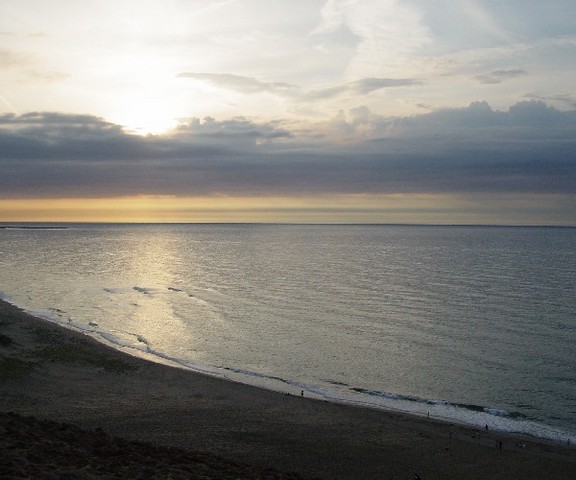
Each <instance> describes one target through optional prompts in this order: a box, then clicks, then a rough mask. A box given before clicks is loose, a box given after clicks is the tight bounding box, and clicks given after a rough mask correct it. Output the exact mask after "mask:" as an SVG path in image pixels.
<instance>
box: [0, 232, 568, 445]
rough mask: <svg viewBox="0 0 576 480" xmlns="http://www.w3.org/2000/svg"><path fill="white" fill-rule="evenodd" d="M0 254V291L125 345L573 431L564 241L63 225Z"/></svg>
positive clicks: (508, 424) (496, 422)
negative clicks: (59, 228) (61, 228)
mask: <svg viewBox="0 0 576 480" xmlns="http://www.w3.org/2000/svg"><path fill="white" fill-rule="evenodd" d="M0 252H1V253H0V255H1V257H0V258H1V260H0V266H1V270H0V290H1V291H2V293H3V295H4V296H5V297H7V298H9V299H10V300H12V301H13V302H14V303H17V304H18V305H20V306H23V307H26V308H28V309H30V310H33V311H35V312H41V313H42V314H43V315H44V316H47V317H50V318H52V319H54V320H57V321H59V322H62V323H64V324H67V325H69V326H72V327H76V328H82V329H84V330H86V331H87V332H89V333H90V334H92V335H94V336H96V337H98V338H101V339H104V340H106V341H107V342H112V343H113V344H115V345H117V346H121V347H123V348H128V349H132V350H138V351H146V352H149V353H151V354H153V355H154V356H156V357H157V358H170V359H173V360H176V361H178V362H180V363H181V364H183V365H187V366H194V367H196V368H201V369H205V370H208V371H211V372H212V373H215V374H220V375H226V376H234V378H237V379H241V380H243V381H244V380H246V381H253V382H256V383H258V382H260V383H262V384H265V385H266V384H268V386H272V387H273V388H280V389H281V388H284V387H285V388H286V389H287V390H288V391H297V392H300V389H302V390H305V391H306V392H308V394H310V395H320V396H324V397H327V398H333V399H345V400H347V401H354V402H361V403H364V402H367V403H371V404H376V405H383V406H386V407H388V408H401V409H404V410H410V411H414V412H419V413H421V414H427V413H428V412H431V414H432V415H435V416H439V417H446V418H451V419H455V420H461V421H468V422H471V423H476V424H478V425H482V426H483V425H484V423H490V424H492V426H494V427H495V428H503V429H508V430H515V429H516V430H523V431H528V432H530V433H536V434H539V435H544V436H551V437H554V438H568V436H569V435H572V436H576V360H575V359H576V355H575V353H576V348H575V345H576V301H575V300H574V299H575V298H576V229H570V228H521V227H433V226H309V225H290V226H288V225H139V226H121V225H112V226H111V225H70V226H68V228H67V229H63V230H51V229H42V230H27V229H5V230H0ZM273 384H274V385H273ZM290 389H291V390H290Z"/></svg>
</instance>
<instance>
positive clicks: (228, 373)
mask: <svg viewBox="0 0 576 480" xmlns="http://www.w3.org/2000/svg"><path fill="white" fill-rule="evenodd" d="M2 301H3V302H5V303H7V304H10V305H12V306H14V307H16V308H18V309H21V310H22V311H23V312H24V313H26V314H28V315H31V316H33V317H36V318H38V319H39V320H41V321H46V322H48V323H51V324H54V325H55V326H57V327H60V328H63V329H66V330H69V331H71V332H75V333H78V334H81V335H83V336H86V337H87V338H90V339H92V340H94V341H96V342H97V343H99V344H101V345H103V346H106V347H108V348H111V349H113V350H116V351H119V352H121V353H123V354H125V355H128V356H132V357H135V358H139V359H143V360H145V361H148V362H153V363H158V364H161V365H166V366H168V367H172V368H178V369H182V370H184V371H188V372H191V373H194V374H200V375H207V376H210V377H213V378H215V379H220V380H224V381H231V382H235V383H240V384H242V385H247V386H250V387H254V388H258V389H263V390H267V391H270V392H274V393H280V394H290V395H300V392H303V394H304V395H305V396H306V397H307V398H311V399H314V400H317V401H325V402H330V403H336V404H342V405H349V406H355V407H358V408H367V409H374V410H378V411H383V412H385V413H392V414H394V413H397V414H405V415H408V416H414V417H418V418H426V419H430V420H434V421H437V422H441V423H445V424H456V425H459V426H461V427H464V428H470V429H483V430H484V429H485V426H486V427H489V429H490V430H491V431H492V432H495V433H497V434H499V435H510V436H518V437H522V438H526V439H530V440H534V441H540V442H548V443H551V444H555V445H560V446H562V445H571V444H574V445H576V434H575V433H572V432H569V431H567V430H562V427H558V426H552V425H547V424H545V423H541V422H537V421H535V420H528V419H521V420H513V419H508V420H507V422H508V423H509V424H510V425H514V423H515V422H519V423H518V424H516V425H515V426H517V427H518V428H519V429H516V430H510V429H506V428H499V427H498V426H495V421H496V422H498V421H501V418H502V417H500V415H499V414H493V413H490V411H499V410H498V409H496V408H493V407H490V406H487V407H486V406H480V405H464V404H458V403H451V402H446V401H441V400H432V399H425V398H416V397H403V396H401V395H396V394H390V393H383V394H381V395H382V398H378V397H379V395H380V394H379V393H378V392H374V393H375V399H371V397H370V395H367V396H366V397H362V398H353V395H350V394H349V393H348V394H346V393H343V394H341V395H338V394H337V393H335V392H332V391H329V390H326V391H322V390H321V388H319V387H316V386H313V385H304V384H300V383H298V382H297V381H291V380H286V379H283V378H279V377H269V376H266V375H264V374H260V373H258V372H250V371H244V370H242V369H235V368H224V367H212V366H207V365H196V364H191V363H190V362H188V361H185V360H181V359H178V358H173V357H170V356H166V355H162V354H161V353H158V352H153V351H147V350H143V349H141V348H138V347H137V346H130V345H128V344H123V343H118V342H114V341H113V340H111V339H110V338H109V337H108V335H106V334H105V332H98V331H95V330H90V329H87V328H82V327H81V326H77V325H74V324H69V325H66V324H64V323H62V322H59V321H58V320H57V319H55V318H47V317H44V316H42V315H43V313H40V312H33V311H32V312H30V311H27V310H26V309H24V308H22V307H19V306H18V305H17V304H15V303H13V302H12V301H11V300H10V299H9V298H4V299H2V298H0V302H2ZM90 325H91V324H90ZM351 390H352V391H355V390H357V389H355V388H351ZM360 390H364V389H360ZM390 399H392V400H391V401H390ZM396 403H400V405H402V404H406V403H409V404H413V403H415V404H416V408H414V406H412V408H409V407H406V406H404V408H403V407H402V406H398V405H396ZM418 407H419V408H418ZM424 407H425V408H424ZM447 407H448V410H450V409H456V411H460V412H459V414H458V415H459V416H460V417H461V416H462V414H464V415H467V416H468V417H469V418H468V419H462V418H457V416H458V415H454V414H453V415H452V416H451V415H450V413H447V412H446V411H445V410H446V408H447ZM505 413H507V412H505ZM506 417H507V415H505V416H504V418H506ZM487 429H488V428H486V430H487ZM536 432H537V433H536Z"/></svg>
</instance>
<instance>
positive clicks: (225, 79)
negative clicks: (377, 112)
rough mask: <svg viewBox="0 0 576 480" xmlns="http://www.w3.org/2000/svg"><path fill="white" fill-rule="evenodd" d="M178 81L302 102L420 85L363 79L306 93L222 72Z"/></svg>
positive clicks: (185, 74) (185, 75)
mask: <svg viewBox="0 0 576 480" xmlns="http://www.w3.org/2000/svg"><path fill="white" fill-rule="evenodd" d="M177 78H192V79H194V80H199V81H203V82H207V83H210V84H212V85H216V86H218V87H221V88H225V89H229V90H234V91H237V92H240V93H244V94H257V93H271V94H274V95H278V96H282V97H287V98H292V99H294V100H300V101H308V100H328V99H331V98H335V97H338V96H340V95H368V94H370V93H372V92H375V91H377V90H381V89H383V88H395V87H410V86H415V85H420V84H421V82H419V81H417V80H414V79H410V78H363V79H360V80H357V81H354V82H349V83H345V84H340V85H335V86H332V87H329V88H323V89H310V90H306V89H304V88H302V87H300V86H297V85H291V84H288V83H282V82H263V81H261V80H258V79H255V78H251V77H243V76H239V75H231V74H221V73H193V72H183V73H179V74H178V75H177Z"/></svg>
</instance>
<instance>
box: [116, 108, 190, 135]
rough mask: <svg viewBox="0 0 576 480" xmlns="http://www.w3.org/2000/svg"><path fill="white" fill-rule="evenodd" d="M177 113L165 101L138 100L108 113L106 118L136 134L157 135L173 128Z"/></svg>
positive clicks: (175, 124)
mask: <svg viewBox="0 0 576 480" xmlns="http://www.w3.org/2000/svg"><path fill="white" fill-rule="evenodd" d="M178 117H179V115H178V114H177V113H176V112H175V111H174V108H173V107H172V106H171V105H169V104H167V103H166V102H161V101H157V100H151V101H146V100H140V101H138V102H135V103H133V104H130V105H126V106H125V107H123V108H121V109H119V110H117V111H116V112H113V113H112V114H110V115H108V120H110V121H111V122H113V123H115V124H117V125H120V126H122V127H123V128H124V129H125V130H126V131H127V132H129V133H132V134H136V135H159V134H162V133H166V132H168V131H170V130H172V129H174V128H175V127H176V126H177V124H178Z"/></svg>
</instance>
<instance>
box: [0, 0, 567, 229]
mask: <svg viewBox="0 0 576 480" xmlns="http://www.w3.org/2000/svg"><path fill="white" fill-rule="evenodd" d="M575 79H576V2H574V0H550V1H549V2H541V1H534V0H506V1H501V0H500V1H496V0H305V1H304V0H201V1H200V0H138V1H136V0H122V1H117V0H115V1H111V0H82V1H77V0H18V1H13V0H0V172H1V173H0V222H10V221H23V222H31V221H54V222H64V221H71V222H77V221H94V222H104V221H110V222H289V223H431V224H438V223H443V224H512V225H517V224H520V225H576V82H575Z"/></svg>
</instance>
